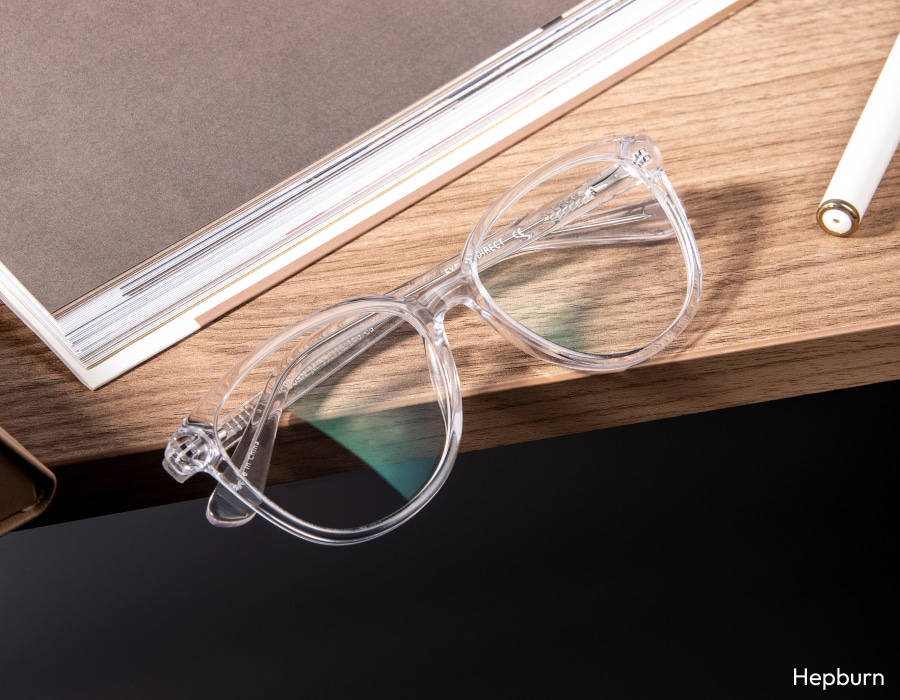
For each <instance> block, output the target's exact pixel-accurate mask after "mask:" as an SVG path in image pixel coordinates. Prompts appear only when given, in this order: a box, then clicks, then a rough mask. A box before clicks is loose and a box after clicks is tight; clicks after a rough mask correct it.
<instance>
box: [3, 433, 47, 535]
mask: <svg viewBox="0 0 900 700" xmlns="http://www.w3.org/2000/svg"><path fill="white" fill-rule="evenodd" d="M55 492H56V477H55V476H54V475H53V472H51V471H50V470H49V469H47V467H45V466H44V465H43V464H41V463H40V462H38V461H37V460H36V459H35V458H34V457H33V456H32V455H31V454H30V453H29V452H28V450H26V449H25V448H24V447H22V445H20V444H19V443H18V442H17V441H16V440H15V439H14V438H13V437H12V436H11V435H10V434H9V433H7V432H6V431H5V430H4V429H3V428H0V535H5V534H6V533H7V532H9V531H11V530H15V529H16V528H17V527H19V526H20V525H22V524H24V523H26V522H28V521H29V520H33V519H34V518H36V517H37V516H38V515H40V514H41V513H43V512H44V510H45V509H46V508H47V505H48V504H49V503H50V500H51V499H52V498H53V494H54V493H55Z"/></svg>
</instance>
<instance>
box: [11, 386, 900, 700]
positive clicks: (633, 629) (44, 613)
mask: <svg viewBox="0 0 900 700" xmlns="http://www.w3.org/2000/svg"><path fill="white" fill-rule="evenodd" d="M898 401H900V382H891V383H886V384H880V385H874V386H869V387H861V388H857V389H850V390H843V391H838V392H830V393H826V394H819V395H814V396H807V397H800V398H796V399H787V400H783V401H778V402H773V403H767V404H759V405H754V406H745V407H740V408H734V409H727V410H723V411H716V412H711V413H705V414H699V415H693V416H685V417H681V418H675V419H670V420H663V421H656V422H653V423H646V424H642V425H635V426H628V427H623V428H616V429H610V430H604V431H598V432H594V433H588V434H583V435H578V436H571V437H564V438H557V439H553V440H545V441H541V442H536V443H530V444H523V445H517V446H513V447H504V448H499V449H493V450H486V451H483V452H476V453H468V454H463V455H461V456H460V458H459V460H458V461H457V464H456V467H455V468H454V473H453V475H452V476H451V477H450V480H449V481H448V483H447V485H446V486H445V487H444V489H443V490H442V492H441V493H440V494H438V496H437V497H436V499H435V500H434V501H433V502H432V503H431V504H430V505H429V506H428V507H427V508H426V509H425V510H424V511H423V512H422V513H421V514H419V515H418V516H417V517H416V518H415V519H414V520H413V521H411V522H410V523H408V524H407V525H405V526H403V527H401V528H400V529H399V530H397V531H395V532H393V533H390V534H389V535H387V536H385V537H383V538H381V539H379V540H376V541H374V542H370V543H367V544H363V545H356V546H352V547H343V548H330V547H322V546H317V545H313V544H309V543H306V542H302V541H300V540H295V539H294V538H292V537H290V536H288V535H286V534H283V533H281V532H280V531H278V530H276V529H275V528H273V527H271V526H269V525H266V524H264V523H261V522H253V523H251V524H250V525H248V526H247V527H244V528H240V529H236V530H218V529H216V528H213V527H211V526H209V525H207V523H206V521H205V518H204V515H203V511H204V505H203V503H202V502H200V501H191V502H187V503H180V504H175V505H171V506H165V507H160V508H152V509H148V510H143V511H137V512H132V513H127V514H121V515H113V516H107V517H102V518H95V519H90V520H85V521H80V522H73V523H67V524H62V525H53V526H47V527H40V528H35V529H30V530H24V531H19V532H15V533H12V534H11V535H8V536H6V537H4V538H3V539H0V697H2V698H25V697H29V698H30V697H34V698H44V697H47V698H159V697H166V698H179V697H197V698H207V697H210V698H211V697H217V698H230V697H241V696H248V697H260V696H264V695H266V694H267V693H268V694H271V695H272V696H273V697H277V696H278V695H281V694H287V693H290V694H291V696H292V697H303V698H330V697H344V698H346V697H360V698H370V697H373V698H380V697H416V698H461V697H479V698H480V697H504V698H506V697H540V698H544V697H546V698H572V697H584V696H588V697H615V698H629V699H633V698H706V697H709V698H729V699H730V698H794V697H804V696H809V697H819V696H820V695H821V693H822V688H821V687H812V686H810V687H794V685H793V669H794V668H795V667H797V668H799V669H801V670H802V669H803V668H808V669H809V671H810V672H819V673H823V672H835V671H836V669H837V668H838V667H840V668H841V669H842V670H843V671H851V672H854V673H858V672H879V673H883V674H884V675H885V679H886V686H885V687H884V688H873V687H867V688H860V689H853V688H835V687H833V688H829V689H828V695H827V696H825V697H831V698H851V697H860V698H870V697H872V698H874V697H898V694H897V687H898V686H900V675H898V673H897V672H898V653H897V652H898V633H897V621H898V620H897V614H896V612H895V610H894V608H893V599H894V598H895V597H896V596H897V595H898V591H900V586H898V583H900V581H898V575H897V573H896V571H895V568H896V566H897V563H898V562H897V559H898V557H897V545H896V541H897V539H896V537H897V536H896V533H897V532H898V528H897V524H898V522H897V521H898V511H897V508H896V505H895V504H896V502H897V497H898V494H900V489H898V480H900V479H898V471H897V467H898V465H900V459H898V447H897V435H898V431H897V415H898V411H897V405H898Z"/></svg>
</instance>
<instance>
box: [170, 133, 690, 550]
mask: <svg viewBox="0 0 900 700" xmlns="http://www.w3.org/2000/svg"><path fill="white" fill-rule="evenodd" d="M635 144H639V145H647V146H650V147H651V148H652V150H653V153H654V157H655V162H656V163H657V166H656V167H655V168H654V169H653V170H652V171H649V172H648V171H646V170H645V169H643V168H634V167H633V165H631V164H630V162H629V158H630V157H631V156H630V151H629V150H628V149H633V148H634V146H635ZM597 160H606V161H610V162H616V163H617V164H619V165H620V166H622V167H625V168H626V169H627V170H628V172H629V174H631V175H633V176H636V177H638V178H639V179H640V180H642V181H643V182H644V184H645V185H646V186H647V187H648V188H649V189H650V190H651V191H652V192H653V194H654V196H655V197H656V199H657V201H659V203H660V205H661V206H662V208H663V210H664V212H665V213H666V215H667V217H668V218H669V220H670V222H672V224H673V227H674V229H675V233H676V237H677V239H678V242H679V245H680V247H681V250H682V255H683V257H684V260H685V264H686V266H687V269H688V275H689V280H690V283H689V287H688V292H687V296H686V299H685V302H684V304H683V306H682V309H681V311H680V313H679V315H678V316H677V317H676V319H675V321H673V323H672V324H671V325H670V326H669V328H668V329H667V330H666V331H664V332H663V333H662V334H660V336H658V337H657V338H656V339H655V340H654V341H651V343H648V344H647V345H645V346H644V348H642V349H641V350H640V351H639V352H633V353H629V355H630V356H629V357H628V358H626V359H625V360H624V361H622V360H620V359H618V358H606V359H599V360H598V357H599V356H597V355H589V354H586V353H578V352H576V351H573V350H569V349H567V348H563V347H562V346H559V345H556V344H554V343H552V342H550V341H547V340H546V339H544V338H542V337H541V336H539V335H537V334H536V333H534V332H532V331H531V330H530V329H528V328H527V327H525V326H524V325H522V324H521V323H519V322H518V321H516V320H515V319H514V318H512V317H511V316H509V314H507V313H506V312H505V311H504V310H503V308H502V306H501V305H499V304H498V303H497V302H496V301H495V300H494V299H493V298H492V297H491V296H490V294H489V293H488V292H487V290H486V289H485V288H484V285H483V284H482V282H481V280H480V277H479V275H478V270H477V263H476V256H475V255H474V254H473V253H474V251H475V249H476V248H477V246H478V245H479V243H480V242H481V241H482V240H483V239H484V236H485V235H486V233H487V232H488V231H490V229H491V227H492V226H493V223H495V221H496V220H497V219H498V218H499V217H500V216H501V215H502V213H503V212H504V211H505V209H506V208H507V207H508V206H509V204H508V202H511V201H515V199H516V197H517V196H518V195H517V194H515V193H516V191H517V189H518V190H519V191H523V190H525V189H527V188H529V187H533V186H535V185H536V184H537V183H539V182H541V181H543V180H545V179H547V178H549V177H550V176H552V174H553V172H558V171H559V170H560V169H563V168H570V167H574V164H577V163H578V162H579V161H584V162H591V161H597ZM504 203H506V204H505V206H504ZM452 277H454V278H458V279H463V280H465V281H467V282H468V287H469V289H468V295H469V301H470V302H471V303H469V304H467V305H469V306H471V307H472V308H473V310H475V311H476V312H477V313H478V314H479V315H480V316H481V317H482V318H484V320H485V321H486V322H487V323H488V324H489V325H490V326H492V327H493V328H494V329H495V330H497V331H498V332H499V333H500V335H501V336H502V337H503V338H504V339H506V340H507V341H508V342H510V343H511V344H513V345H514V346H516V347H519V348H520V349H522V350H524V351H526V352H528V353H530V354H531V355H533V356H535V357H537V358H539V359H542V360H544V361H547V362H551V363H553V364H557V365H562V366H567V367H572V368H574V369H582V370H584V369H587V370H592V371H611V370H613V369H620V368H622V367H624V366H630V365H633V364H636V363H638V362H640V361H642V360H643V359H646V357H648V356H650V355H653V354H656V353H657V352H659V350H661V349H662V348H663V347H665V346H666V345H667V344H668V343H669V342H670V341H671V339H673V338H674V337H676V336H677V335H678V334H679V333H680V332H681V330H683V328H684V327H685V326H686V325H687V323H689V321H690V320H691V317H692V316H693V312H694V310H695V309H696V306H697V303H698V302H699V296H700V285H701V280H702V271H701V268H700V260H699V252H698V251H697V246H696V241H695V239H694V236H693V231H692V230H691V227H690V224H689V223H688V221H687V216H686V214H685V213H684V209H683V206H682V205H681V202H680V199H679V198H678V197H677V195H676V194H675V192H674V189H673V188H672V186H671V183H669V181H668V178H667V176H666V175H665V172H664V170H663V169H662V160H661V154H660V153H659V150H658V148H657V147H656V145H655V143H653V141H652V140H651V139H649V138H648V137H645V136H634V137H617V138H614V139H607V140H606V141H602V142H598V143H595V144H590V145H588V146H584V147H582V148H580V149H577V150H576V151H572V152H570V153H567V154H564V155H562V156H560V157H558V158H555V159H553V160H552V161H549V162H548V163H545V164H544V165H543V166H541V167H539V168H537V169H535V170H534V171H532V172H531V173H530V174H529V175H527V176H526V177H525V178H523V179H521V180H520V181H519V182H518V183H516V185H514V186H513V187H512V188H510V189H509V190H507V191H506V192H505V193H504V194H503V195H502V196H501V197H500V198H498V199H497V200H496V201H495V202H494V203H493V204H492V205H491V206H490V207H489V208H488V209H487V210H486V212H485V214H484V215H483V216H482V217H481V218H480V219H479V221H478V222H477V223H476V225H475V227H474V228H473V230H472V232H471V233H470V234H469V236H468V238H467V240H466V243H465V245H464V247H463V251H462V253H461V254H460V257H459V266H458V268H457V269H456V270H455V272H454V273H453V275H452ZM464 303H465V302H464ZM445 311H446V309H443V310H441V311H439V312H437V313H435V310H434V309H429V308H428V307H427V306H426V304H424V303H422V301H421V300H419V299H415V298H396V297H389V296H382V297H363V298H359V299H354V300H350V301H345V302H341V303H339V304H336V305H334V306H331V307H328V308H326V309H323V310H321V311H318V312H315V313H313V314H311V315H309V316H306V317H304V318H302V319H300V320H298V321H296V322H295V323H293V324H291V325H289V326H287V327H286V328H284V329H283V330H282V331H280V332H278V333H276V334H275V335H274V336H272V337H271V338H269V339H268V340H267V341H264V342H263V343H261V344H260V345H259V346H257V348H256V349H254V350H252V351H251V352H250V353H248V354H247V355H246V356H245V357H244V358H242V359H241V360H239V361H238V362H237V363H236V364H235V365H234V366H233V367H232V368H231V369H230V370H228V371H227V372H225V373H224V374H223V375H222V376H221V377H220V378H219V380H218V381H217V382H215V383H214V384H213V386H212V387H211V388H210V389H209V391H208V392H207V393H206V394H205V395H204V397H203V398H202V399H201V400H200V401H199V402H198V404H197V405H196V406H195V408H194V410H193V411H191V413H190V414H189V416H188V417H187V418H186V419H185V421H184V422H183V424H182V428H180V429H179V430H180V431H188V432H191V431H193V432H197V431H200V432H203V431H204V430H206V431H208V430H209V429H210V428H211V433H207V435H206V436H205V439H209V436H210V435H212V436H215V435H216V428H215V426H216V425H217V424H218V420H219V417H220V412H221V410H222V407H223V405H224V403H225V401H226V400H227V398H228V397H229V396H230V394H231V393H232V391H233V390H234V389H235V388H236V387H237V385H238V384H239V383H240V382H241V380H242V379H243V378H244V377H245V376H246V375H247V374H248V373H249V372H250V371H251V370H252V369H253V368H255V367H256V366H257V365H258V364H259V363H260V362H262V361H263V360H264V359H265V358H267V357H269V356H271V355H273V354H274V353H276V352H278V351H279V350H282V349H283V348H284V347H285V346H287V345H288V344H289V343H290V342H292V340H293V339H296V338H297V337H298V336H300V335H302V334H303V333H305V332H307V331H309V330H310V329H313V328H316V327H318V326H322V325H326V324H328V323H331V322H334V321H337V320H339V319H341V318H346V317H348V316H354V315H359V314H363V313H387V314H391V315H394V316H397V317H399V318H401V319H403V320H404V321H407V322H408V323H410V325H411V326H412V327H413V328H414V329H415V330H416V331H417V332H418V333H419V335H420V336H421V337H422V338H423V339H424V341H425V347H426V352H428V353H431V355H430V356H431V357H434V358H435V359H436V360H437V361H436V362H429V371H430V372H431V374H432V376H433V378H435V379H436V380H437V381H440V382H441V384H442V386H443V388H444V391H445V396H446V397H447V401H448V406H447V407H446V408H447V413H446V416H447V417H448V420H447V431H446V439H445V445H444V451H443V454H442V456H441V458H440V460H439V462H438V465H437V466H436V467H435V469H434V471H433V472H432V474H431V476H430V477H429V480H428V481H427V482H426V484H425V486H424V487H423V488H422V489H421V490H420V491H419V492H418V493H417V494H416V495H415V496H414V497H413V498H412V499H410V501H409V502H408V503H407V504H406V506H404V507H403V508H401V509H399V510H398V511H395V512H394V513H392V514H390V515H389V516H387V517H385V518H384V519H382V520H380V521H376V522H375V523H371V524H368V525H364V526H360V527H358V528H351V529H341V528H327V527H322V526H318V525H315V524H313V523H310V522H308V521H305V520H303V519H301V518H297V517H296V516H294V515H293V514H292V513H290V512H288V511H285V510H284V509H282V508H280V507H279V506H278V505H277V504H276V503H274V502H273V501H271V499H269V498H268V497H267V496H266V495H265V494H264V493H263V492H262V491H259V490H258V489H256V488H255V487H254V486H253V485H252V484H251V483H249V482H248V481H246V480H245V479H243V477H242V475H241V472H240V468H238V467H237V466H236V465H234V464H233V463H232V462H231V460H230V459H228V457H227V455H226V454H225V450H224V447H223V446H222V444H221V442H220V441H219V439H218V437H214V438H213V439H214V440H215V441H216V442H217V443H218V445H217V446H216V451H217V452H218V456H219V459H220V460H222V461H223V463H224V464H225V465H226V469H225V471H224V472H222V474H228V475H229V476H231V477H232V479H231V480H232V481H233V482H234V483H235V484H238V483H240V484H241V486H240V488H239V489H238V492H237V493H235V491H234V489H233V488H232V486H230V485H229V484H228V483H227V481H228V480H227V479H224V478H223V477H222V475H221V474H220V473H218V471H217V470H216V469H198V470H197V471H206V472H207V473H210V474H211V475H212V476H214V477H215V478H216V480H217V481H219V483H222V484H223V486H224V487H225V488H228V489H229V490H230V491H231V493H234V495H235V496H236V497H237V498H239V499H240V500H241V501H243V502H244V503H245V504H246V505H247V507H249V508H251V509H252V510H253V511H254V512H256V513H257V514H259V515H261V516H262V517H264V518H265V519H267V520H269V521H270V522H272V523H274V524H275V525H277V526H279V527H281V528H282V529H285V530H287V531H288V532H291V533H292V534H295V535H298V536H300V537H302V538H304V539H308V540H311V541H315V542H321V543H328V544H350V543H353V542H361V541H365V540H368V539H372V538H374V537H377V536H379V535H381V534H384V533H386V532H388V531H390V530H392V529H394V528H395V527H397V526H399V525H400V524H402V523H403V522H405V521H406V520H408V519H409V518H410V517H412V515H414V514H415V513H416V512H418V511H419V510H420V509H421V508H422V507H423V506H424V505H425V504H427V503H428V501H430V500H431V498H433V496H434V495H435V494H436V493H437V491H438V490H439V489H440V487H441V486H442V485H443V483H444V482H445V481H446V479H447V477H448V475H449V472H450V469H451V468H452V465H453V463H454V461H455V457H456V454H457V452H458V448H459V440H460V437H461V432H462V400H461V393H460V386H459V379H458V374H457V367H456V363H455V361H454V359H453V357H452V354H451V353H450V348H449V344H448V343H447V341H446V337H445V335H444V332H443V327H442V325H443V324H442V323H436V319H437V317H439V316H442V314H443V313H444V312H445ZM561 351H562V352H561ZM436 370H437V372H438V373H437V376H435V371H436ZM201 426H206V427H205V428H204V427H201ZM193 432H192V434H193ZM178 435H179V433H178V432H176V435H175V436H173V438H172V441H170V446H171V445H172V444H173V443H174V442H175V440H176V438H177V437H178ZM168 457H169V449H168V448H167V460H168ZM166 466H167V469H169V471H170V473H172V469H170V468H169V467H170V465H168V464H167V465H166ZM172 475H173V476H175V477H176V478H178V479H179V480H181V481H183V480H185V479H187V478H188V476H190V474H187V475H177V474H175V473H172ZM182 477H183V478H182ZM242 493H243V494H244V495H243V496H242V495H241V494H242ZM251 497H252V498H251Z"/></svg>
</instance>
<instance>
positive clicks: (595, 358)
mask: <svg viewBox="0 0 900 700" xmlns="http://www.w3.org/2000/svg"><path fill="white" fill-rule="evenodd" d="M641 149H645V150H647V155H648V156H649V157H650V160H649V161H648V163H649V164H651V165H652V167H649V168H648V167H644V166H636V165H635V158H636V154H637V153H639V152H640V151H641ZM597 161H607V162H610V163H615V164H617V165H618V166H619V167H622V168H623V169H625V170H626V171H627V172H628V173H629V175H631V176H633V177H635V178H636V179H638V180H640V181H641V182H643V184H644V185H645V186H646V187H647V188H648V189H649V190H650V191H651V193H652V194H653V196H654V197H655V198H656V200H657V202H658V203H659V204H660V207H661V208H662V210H663V212H664V213H665V214H666V217H667V218H668V219H669V221H670V223H672V226H673V230H674V231H675V237H676V240H677V241H678V245H679V248H680V250H681V254H682V259H683V261H684V264H685V269H686V272H687V284H686V286H685V297H684V299H683V300H682V304H681V308H680V309H679V311H678V313H677V314H676V315H675V317H674V318H673V320H672V322H671V323H670V324H669V325H668V326H667V327H666V328H665V329H664V330H663V331H662V332H661V333H659V334H658V335H657V336H656V337H655V338H652V339H651V340H649V341H647V342H646V343H644V345H642V346H641V347H639V348H634V349H632V350H628V351H626V352H621V353H610V354H596V353H586V352H580V351H578V350H574V349H572V348H566V347H565V346H562V345H559V344H557V343H554V342H552V341H550V340H548V339H547V338H544V337H543V336H541V335H539V334H537V333H535V332H534V331H532V330H531V329H530V328H528V327H527V326H525V325H524V324H522V323H521V322H519V321H518V320H516V319H515V318H513V317H512V316H511V315H510V314H509V313H508V312H507V311H506V310H505V309H504V308H503V305H502V304H500V303H498V302H497V301H496V300H495V299H494V298H493V297H492V296H491V294H490V292H489V291H488V290H487V288H486V287H485V286H484V283H483V282H482V280H481V277H480V275H479V273H478V258H477V255H476V251H477V250H478V249H479V248H480V246H481V245H482V244H483V243H484V241H485V239H486V238H487V237H488V235H489V233H490V231H491V230H492V229H493V227H494V224H495V223H496V222H497V221H498V220H499V219H500V217H501V216H503V214H504V213H505V212H506V210H507V209H508V208H509V207H510V206H511V205H512V204H513V203H514V202H515V201H517V199H518V197H520V196H521V193H522V192H524V191H527V190H529V189H531V188H534V187H536V186H538V185H539V184H541V183H542V182H545V181H546V180H548V179H550V178H551V177H553V176H554V175H555V174H557V173H559V172H562V171H564V170H566V169H569V168H574V167H578V166H579V165H586V164H590V163H592V162H597ZM459 266H460V270H459V273H460V274H463V275H465V276H466V277H467V278H468V279H469V280H471V281H472V283H473V287H474V290H477V294H475V293H473V294H472V297H473V300H474V302H475V304H473V305H470V306H471V307H472V308H473V310H474V311H476V312H477V313H478V314H479V315H480V316H481V317H482V318H483V319H484V320H485V321H486V322H487V323H488V324H489V325H491V326H492V327H493V328H494V329H495V330H496V331H497V332H498V333H499V334H500V335H501V336H502V337H504V338H505V339H506V340H507V342H509V343H510V344H512V345H514V346H516V347H518V348H519V349H520V350H523V351H524V352H527V353H528V354H530V355H532V356H533V357H536V358H538V359H540V360H544V361H545V362H550V363H552V364H556V365H560V366H563V367H566V368H569V369H574V370H577V371H587V372H612V371H617V370H622V369H626V368H628V367H631V366H634V365H636V364H640V363H641V362H643V361H645V360H646V359H648V358H650V357H653V356H654V355H656V354H658V353H659V352H660V351H662V350H663V349H664V348H666V347H667V346H668V345H669V344H670V343H671V342H672V341H673V340H674V339H675V338H677V337H678V336H679V335H681V333H682V332H683V331H684V329H685V328H686V327H687V326H688V325H689V324H690V322H691V320H692V319H693V317H694V315H695V314H696V311H697V308H698V306H699V303H700V297H701V294H702V284H703V270H702V265H701V263H700V252H699V250H698V248H697V241H696V238H695V236H694V232H693V228H692V227H691V225H690V222H689V221H688V218H687V213H686V212H685V210H684V205H683V204H682V202H681V199H680V198H679V197H678V195H677V194H676V192H675V189H674V187H673V186H672V183H671V181H670V180H669V178H668V176H667V175H666V172H665V170H664V168H663V158H662V153H661V152H660V150H659V147H658V146H657V145H656V143H655V142H654V141H653V139H651V138H650V137H649V136H646V135H643V134H638V135H634V136H619V137H614V138H610V139H606V140H604V141H598V142H596V143H592V144H587V145H585V146H582V147H580V148H578V149H575V150H574V151H570V152H569V153H565V154H563V155H561V156H558V157H556V158H554V159H552V160H550V161H548V162H546V163H544V164H543V165H541V166H539V167H538V168H536V169H534V170H532V171H531V172H530V173H528V174H527V175H525V176H524V177H523V178H522V179H520V180H519V181H518V182H517V183H516V184H514V185H513V186H512V187H510V188H509V189H508V190H506V191H505V192H504V193H503V194H502V195H501V196H500V197H499V198H497V199H496V200H495V201H494V202H493V203H492V204H491V206H490V207H488V209H487V210H486V211H485V213H484V214H483V215H482V216H481V217H480V218H479V220H478V222H477V223H476V224H475V227H474V228H473V230H472V232H471V233H470V234H469V237H468V238H467V240H466V243H465V245H464V247H463V252H462V254H461V255H460V258H459Z"/></svg>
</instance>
